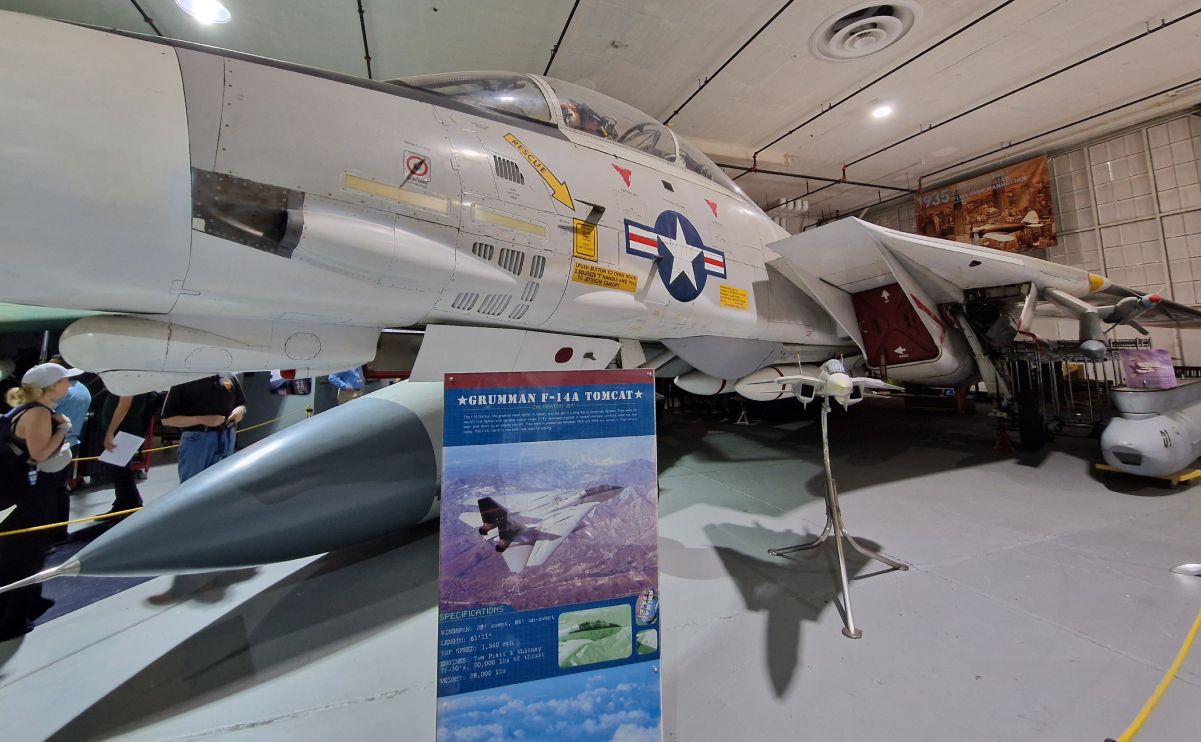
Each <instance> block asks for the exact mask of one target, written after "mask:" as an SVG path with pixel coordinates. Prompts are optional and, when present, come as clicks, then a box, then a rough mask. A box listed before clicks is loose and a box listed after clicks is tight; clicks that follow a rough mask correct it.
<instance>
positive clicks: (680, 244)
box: [659, 223, 701, 288]
mask: <svg viewBox="0 0 1201 742" xmlns="http://www.w3.org/2000/svg"><path fill="white" fill-rule="evenodd" d="M683 234H684V227H683V225H680V224H678V223H677V225H676V235H677V239H674V240H669V239H668V238H666V237H664V236H662V235H660V236H659V239H660V240H662V241H663V246H664V247H666V248H667V251H668V252H669V253H671V277H670V278H668V279H667V282H668V283H674V282H675V280H676V279H677V278H679V277H680V275H681V274H687V278H688V282H689V283H691V284H692V286H693V288H695V287H696V285H697V284H696V269H695V268H694V267H693V265H692V261H694V260H696V256H697V255H699V254H700V252H701V250H700V248H699V247H693V246H692V245H689V244H688V243H687V242H684V241H682V240H680V239H679V237H680V236H682V235H683Z"/></svg>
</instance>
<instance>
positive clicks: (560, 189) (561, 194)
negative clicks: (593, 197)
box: [505, 134, 575, 211]
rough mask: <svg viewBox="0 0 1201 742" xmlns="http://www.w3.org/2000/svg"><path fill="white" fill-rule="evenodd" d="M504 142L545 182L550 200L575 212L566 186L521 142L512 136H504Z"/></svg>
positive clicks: (573, 203)
mask: <svg viewBox="0 0 1201 742" xmlns="http://www.w3.org/2000/svg"><path fill="white" fill-rule="evenodd" d="M505 141H506V142H508V143H509V144H511V145H513V147H514V148H515V149H516V150H517V151H518V152H520V153H521V156H522V157H524V158H525V159H526V162H528V163H530V165H532V166H533V168H534V169H535V170H537V171H538V174H539V175H541V176H542V179H543V180H545V181H546V187H547V188H550V195H551V198H553V199H554V200H556V201H558V202H559V203H561V204H563V205H564V206H566V207H567V208H569V209H571V210H572V211H575V202H574V201H572V200H571V191H570V190H568V188H567V184H566V183H564V182H563V181H561V180H559V179H558V178H556V177H555V174H554V173H552V172H551V171H550V168H548V167H547V166H546V165H543V164H542V160H539V159H538V157H537V155H535V154H534V153H533V152H531V151H530V150H529V148H528V147H526V146H525V145H524V144H522V143H521V140H520V139H518V138H517V137H515V136H513V135H512V134H505Z"/></svg>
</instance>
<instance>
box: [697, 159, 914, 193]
mask: <svg viewBox="0 0 1201 742" xmlns="http://www.w3.org/2000/svg"><path fill="white" fill-rule="evenodd" d="M713 164H715V165H717V166H718V167H721V168H726V169H727V170H745V171H746V172H748V173H752V172H753V173H762V174H763V175H779V176H782V177H785V178H798V179H800V180H816V181H819V182H821V183H831V184H833V185H838V184H839V183H842V184H843V185H849V186H859V187H861V188H877V189H881V190H885V191H900V192H901V193H915V191H914V190H913V189H912V188H901V187H899V186H886V185H880V184H879V183H865V182H863V181H859V180H847V179H845V178H826V177H823V176H821V175H804V174H802V173H786V172H783V171H780V170H764V169H763V168H758V167H756V168H751V167H747V166H746V165H729V164H725V163H721V162H715V163H713ZM744 175H745V173H744Z"/></svg>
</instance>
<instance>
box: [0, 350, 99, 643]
mask: <svg viewBox="0 0 1201 742" xmlns="http://www.w3.org/2000/svg"><path fill="white" fill-rule="evenodd" d="M80 373H82V371H80V370H79V369H71V370H67V369H65V368H63V367H62V366H60V365H58V364H57V363H43V364H40V365H38V366H34V367H33V368H31V369H29V370H28V371H26V372H25V375H24V376H23V377H21V386H20V387H18V388H16V389H12V390H10V391H9V392H8V395H7V401H8V403H9V404H10V405H12V406H13V409H12V410H11V411H10V412H9V413H8V414H7V415H5V417H6V418H8V436H7V440H5V441H4V446H5V448H6V450H4V451H0V462H2V464H0V488H2V489H3V491H4V495H5V497H4V499H5V500H8V501H10V502H13V503H15V504H16V506H17V507H16V510H14V511H13V512H12V514H11V515H9V516H8V517H7V518H5V519H4V522H3V523H0V532H2V531H13V530H18V529H21V528H31V527H33V526H39V525H44V524H46V523H48V522H50V521H49V520H47V518H48V516H49V515H50V513H51V512H52V509H53V505H54V498H53V494H54V493H52V492H48V491H45V488H43V487H39V486H38V479H39V477H38V467H39V466H41V467H43V468H46V469H47V470H54V469H53V467H55V466H57V465H58V464H59V463H61V464H62V465H63V466H65V465H66V463H67V462H66V461H63V462H59V461H57V459H60V458H62V457H63V454H62V451H63V450H64V447H63V441H64V440H65V439H66V437H67V435H68V434H69V433H70V432H71V421H70V420H68V419H67V418H66V417H65V416H64V415H60V414H57V413H55V412H54V410H53V409H51V408H52V407H53V406H54V405H55V404H57V403H58V401H59V400H60V399H62V398H63V396H64V395H65V394H66V393H67V387H69V386H70V384H71V382H70V378H71V377H72V376H78V375H79V374H80ZM65 450H66V455H65V456H66V459H67V461H69V460H70V456H71V454H70V449H69V448H67V449H65ZM52 460H53V461H54V463H53V464H51V463H49V462H51V461H52ZM60 468H61V467H60ZM41 479H42V480H43V481H45V480H48V479H50V478H49V477H42V478H41ZM46 546H47V537H46V534H45V532H44V531H37V532H34V533H30V534H22V535H19V536H0V585H7V584H9V583H12V582H15V581H17V580H20V579H22V578H25V577H28V576H29V575H32V574H34V573H36V572H38V571H40V570H41V569H42V566H43V562H44V561H45V558H46ZM52 605H54V601H52V600H49V599H46V598H43V597H42V589H41V585H33V586H31V587H25V588H21V589H19V590H13V591H12V592H8V593H2V594H0V641H5V640H8V639H14V638H16V637H18V636H21V635H22V634H25V633H27V632H28V631H29V630H30V629H32V628H33V621H34V620H36V619H37V618H38V617H39V616H41V615H42V614H43V613H45V612H46V611H47V609H49V608H50V606H52Z"/></svg>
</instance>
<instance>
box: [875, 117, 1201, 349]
mask: <svg viewBox="0 0 1201 742" xmlns="http://www.w3.org/2000/svg"><path fill="white" fill-rule="evenodd" d="M1050 169H1051V193H1052V197H1053V198H1054V199H1055V207H1056V212H1055V220H1056V226H1057V229H1058V234H1059V240H1058V242H1059V244H1058V245H1056V246H1055V247H1052V248H1049V249H1048V250H1047V256H1046V257H1047V259H1048V260H1050V261H1052V262H1055V263H1062V264H1065V265H1071V266H1075V267H1078V268H1083V269H1085V270H1090V271H1097V272H1100V273H1104V274H1105V275H1106V276H1109V277H1110V278H1111V279H1113V280H1114V281H1116V282H1117V283H1120V284H1122V285H1125V286H1129V287H1130V288H1133V289H1135V290H1139V291H1146V292H1161V293H1165V294H1167V295H1169V296H1171V297H1172V298H1174V299H1176V300H1177V301H1180V302H1183V303H1186V304H1192V305H1201V115H1198V114H1197V113H1183V114H1176V115H1174V116H1171V117H1168V118H1165V119H1157V120H1155V121H1151V122H1147V123H1144V124H1140V125H1138V126H1135V127H1131V128H1127V129H1123V130H1121V131H1118V132H1115V133H1112V134H1107V135H1105V136H1102V137H1098V138H1097V139H1094V140H1093V141H1091V142H1088V143H1086V144H1084V145H1082V146H1078V147H1074V148H1072V149H1070V150H1067V151H1062V152H1053V153H1051V157H1050ZM865 218H866V219H867V221H870V222H873V223H875V224H880V225H881V226H885V227H892V228H894V229H903V230H907V231H913V230H914V229H915V223H914V214H913V202H912V200H911V199H908V198H906V199H903V200H897V201H891V202H888V203H885V204H882V205H881V206H879V207H876V208H874V209H872V210H871V211H869V212H868V214H867V216H866V217H865ZM1034 329H1035V332H1036V333H1040V334H1044V335H1046V336H1049V337H1056V336H1057V337H1074V336H1075V334H1076V331H1077V329H1076V323H1075V322H1074V321H1068V320H1059V321H1056V320H1053V319H1046V320H1040V321H1039V322H1036V324H1035V328H1034ZM1151 333H1152V341H1153V343H1154V345H1155V347H1158V348H1167V349H1168V350H1170V351H1172V356H1173V358H1175V359H1176V362H1177V363H1179V364H1185V365H1201V330H1180V331H1176V330H1172V329H1162V328H1154V329H1152V331H1151ZM1119 335H1120V336H1122V337H1136V336H1137V334H1136V332H1135V331H1134V330H1133V329H1130V328H1125V327H1123V328H1119Z"/></svg>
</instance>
